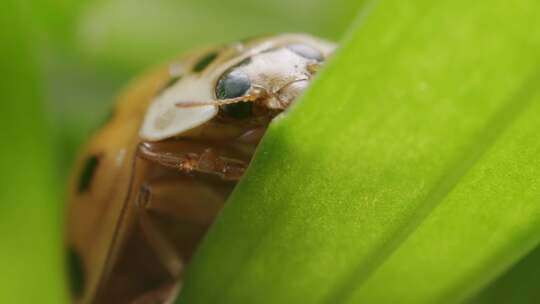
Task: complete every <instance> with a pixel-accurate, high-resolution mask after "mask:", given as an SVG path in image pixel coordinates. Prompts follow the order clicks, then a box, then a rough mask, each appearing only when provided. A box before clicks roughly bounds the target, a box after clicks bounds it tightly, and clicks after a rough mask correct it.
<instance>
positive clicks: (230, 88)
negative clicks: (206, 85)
mask: <svg viewBox="0 0 540 304" xmlns="http://www.w3.org/2000/svg"><path fill="white" fill-rule="evenodd" d="M250 87H251V81H250V80H249V77H248V75H246V74H244V73H243V72H240V71H237V70H233V71H232V72H230V73H226V74H224V75H223V76H221V78H220V79H219V81H218V83H217V86H216V97H217V98H218V99H227V98H235V97H240V96H242V95H244V94H246V92H247V91H248V90H249V88H250Z"/></svg>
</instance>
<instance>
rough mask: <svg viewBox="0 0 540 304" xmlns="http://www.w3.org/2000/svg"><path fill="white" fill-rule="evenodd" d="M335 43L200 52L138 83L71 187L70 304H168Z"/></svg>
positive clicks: (286, 42) (257, 43)
mask: <svg viewBox="0 0 540 304" xmlns="http://www.w3.org/2000/svg"><path fill="white" fill-rule="evenodd" d="M335 47H336V46H335V44H333V43H331V42H328V41H325V40H322V39H319V38H315V37H312V36H309V35H305V34H281V35H276V36H272V37H266V38H255V39H251V40H247V41H242V42H237V43H232V44H228V45H225V46H223V47H221V48H216V49H207V50H205V51H203V52H196V53H194V54H191V55H188V56H186V57H185V58H184V59H182V60H178V61H173V62H172V63H170V64H167V65H165V66H164V67H161V68H158V69H156V70H154V71H153V72H150V73H148V74H147V75H144V76H142V77H141V78H140V79H138V80H136V81H135V82H134V83H133V84H132V85H131V86H130V87H129V88H128V89H127V90H126V91H125V92H124V93H123V94H121V96H120V98H119V100H118V103H117V104H116V107H115V111H114V115H113V117H112V118H111V119H110V120H109V121H108V122H107V124H106V125H105V126H104V128H103V129H102V130H101V131H100V132H99V133H98V134H97V135H95V136H94V137H93V138H92V139H91V140H90V142H89V143H88V144H87V145H86V147H85V149H84V151H83V153H82V154H81V156H80V157H79V159H78V162H77V164H76V166H75V170H74V173H73V176H72V178H71V181H70V191H69V202H68V207H67V233H66V234H67V236H66V247H67V251H68V254H67V256H68V270H69V273H70V284H71V286H70V290H71V293H72V299H73V303H141V304H146V303H172V302H173V301H174V299H175V298H176V297H177V296H178V293H179V292H180V289H181V286H182V280H183V276H184V272H185V269H186V265H187V264H188V263H189V261H190V259H191V257H192V256H193V254H194V252H195V249H196V248H197V245H198V244H199V242H200V241H201V239H202V237H203V236H204V235H205V232H206V231H207V229H208V227H209V226H210V225H211V224H212V222H213V221H214V218H215V217H216V215H217V214H218V212H219V211H220V210H221V208H222V207H223V205H224V203H225V201H226V200H227V198H228V196H229V195H230V193H231V192H232V190H233V189H234V187H235V185H236V183H237V182H238V180H239V179H240V178H241V177H242V175H243V174H244V172H245V171H246V169H247V167H248V165H249V163H250V160H251V158H252V156H253V154H254V152H255V149H256V148H257V144H258V143H259V141H260V140H261V138H262V136H263V135H264V133H265V130H266V129H267V127H268V125H269V124H270V123H271V122H272V120H273V119H274V118H275V117H276V116H278V115H280V114H281V113H282V112H283V111H285V110H286V109H287V108H288V107H289V106H290V105H291V104H293V103H294V101H295V100H296V99H297V98H298V96H299V95H300V94H301V93H302V92H303V91H304V90H305V89H306V87H307V86H308V85H309V83H310V82H311V80H312V79H313V77H314V75H315V74H316V72H317V70H318V69H319V68H320V67H321V65H322V64H323V63H324V62H325V61H326V60H327V59H328V57H329V56H330V55H331V53H332V52H333V51H334V49H335Z"/></svg>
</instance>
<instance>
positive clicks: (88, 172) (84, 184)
mask: <svg viewBox="0 0 540 304" xmlns="http://www.w3.org/2000/svg"><path fill="white" fill-rule="evenodd" d="M98 165H99V157H98V156H96V155H92V156H90V157H89V158H88V159H87V160H86V162H85V163H84V167H83V169H82V171H81V175H80V176H79V186H78V188H77V189H78V191H79V193H83V192H86V191H88V189H90V185H91V184H92V180H93V179H94V175H95V172H96V169H97V166H98Z"/></svg>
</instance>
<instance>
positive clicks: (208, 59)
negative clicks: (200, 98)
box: [193, 52, 218, 73]
mask: <svg viewBox="0 0 540 304" xmlns="http://www.w3.org/2000/svg"><path fill="white" fill-rule="evenodd" d="M217 56H218V53H217V52H211V53H208V54H206V55H204V56H203V57H201V58H200V59H199V61H197V63H195V65H194V66H193V72H195V73H199V72H202V71H203V70H204V69H205V68H206V67H207V66H209V65H210V64H211V63H212V61H214V60H215V59H216V58H217Z"/></svg>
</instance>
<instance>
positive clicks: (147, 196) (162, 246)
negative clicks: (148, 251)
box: [135, 186, 184, 278]
mask: <svg viewBox="0 0 540 304" xmlns="http://www.w3.org/2000/svg"><path fill="white" fill-rule="evenodd" d="M151 195H152V193H151V191H150V188H149V187H148V186H142V187H141V190H140V192H139V197H138V198H137V200H136V202H135V206H136V207H137V212H138V216H139V223H140V225H141V228H142V231H143V233H144V236H145V237H146V239H147V240H148V242H149V243H150V245H151V246H152V247H153V249H154V251H155V252H156V254H157V255H158V257H159V259H160V261H161V263H162V264H163V266H165V268H166V269H167V271H168V272H169V274H170V275H171V276H172V277H173V278H178V277H180V276H181V274H182V271H183V268H184V263H183V262H182V259H181V258H180V257H179V255H178V253H177V252H176V249H175V247H174V245H173V244H172V243H171V241H169V240H168V239H167V238H165V236H164V235H163V233H162V232H161V231H160V230H159V228H158V227H157V226H156V225H155V223H154V221H153V220H152V218H151V217H150V216H149V213H148V210H149V206H150V200H151Z"/></svg>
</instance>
